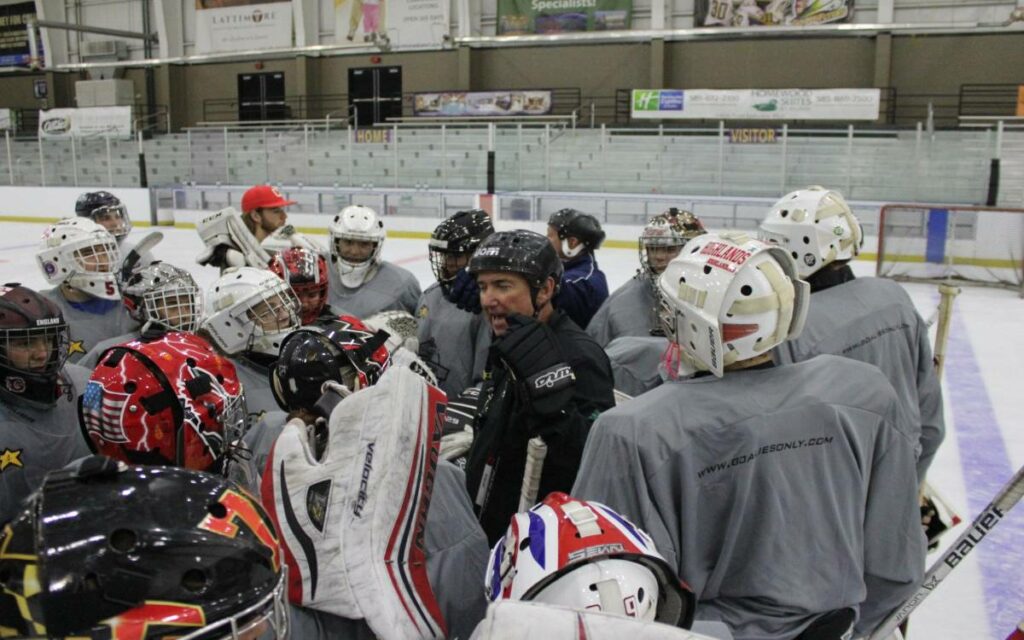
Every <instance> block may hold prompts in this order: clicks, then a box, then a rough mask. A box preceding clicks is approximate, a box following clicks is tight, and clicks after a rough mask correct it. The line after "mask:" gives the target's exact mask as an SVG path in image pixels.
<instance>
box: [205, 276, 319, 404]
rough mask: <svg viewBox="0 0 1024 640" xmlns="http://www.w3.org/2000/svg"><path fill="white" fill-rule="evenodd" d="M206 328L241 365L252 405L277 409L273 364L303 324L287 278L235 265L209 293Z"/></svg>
mask: <svg viewBox="0 0 1024 640" xmlns="http://www.w3.org/2000/svg"><path fill="white" fill-rule="evenodd" d="M206 307H207V311H206V316H205V318H204V319H203V322H202V324H201V325H200V332H201V333H202V334H204V335H206V336H208V337H209V338H210V341H211V342H212V343H213V344H214V346H215V347H217V349H218V351H220V352H221V353H223V354H224V355H226V356H228V358H230V359H231V361H232V362H233V363H234V364H235V368H236V370H237V372H238V379H239V380H240V381H241V382H242V386H243V387H245V392H246V397H247V398H248V399H249V400H248V403H249V404H248V406H249V410H250V411H253V412H256V413H259V412H261V411H274V410H275V409H276V408H277V405H276V404H275V403H274V396H273V394H271V393H270V378H269V375H270V365H271V364H272V363H273V362H274V360H276V359H277V356H278V354H279V353H280V351H281V341H282V340H283V339H284V337H285V336H286V335H288V334H289V333H290V332H291V331H293V330H295V329H298V328H299V327H300V326H302V325H301V321H300V319H299V301H298V299H297V298H296V297H295V293H294V292H293V291H292V290H291V288H290V287H289V286H288V285H287V284H285V282H284V281H283V280H281V279H280V278H278V277H277V276H275V275H274V274H273V273H271V272H270V271H268V270H266V269H255V268H253V267H240V268H238V269H229V270H228V271H226V272H225V273H224V274H223V275H222V276H221V277H220V278H219V279H217V280H216V281H215V282H214V283H213V284H212V285H210V288H209V289H207V292H206Z"/></svg>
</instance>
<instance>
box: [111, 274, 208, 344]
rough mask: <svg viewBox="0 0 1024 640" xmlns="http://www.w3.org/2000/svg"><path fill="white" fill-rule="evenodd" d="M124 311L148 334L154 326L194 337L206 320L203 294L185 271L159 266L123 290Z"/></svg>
mask: <svg viewBox="0 0 1024 640" xmlns="http://www.w3.org/2000/svg"><path fill="white" fill-rule="evenodd" d="M122 294H123V298H124V305H125V308H127V309H128V315H130V316H131V317H132V319H133V320H135V321H137V322H139V323H141V324H142V332H143V333H145V332H146V330H148V329H149V328H150V327H152V326H156V327H162V328H164V329H167V330H170V331H186V332H188V333H195V332H196V330H197V329H198V328H199V323H200V321H201V320H202V318H203V294H202V291H201V290H200V289H199V285H197V284H196V281H195V280H194V279H193V278H192V275H191V274H190V273H189V272H187V271H185V270H184V269H179V268H178V267H174V266H172V265H169V264H166V263H162V262H156V263H153V264H152V265H148V266H146V267H144V268H143V269H141V270H140V271H138V272H136V273H135V274H133V275H132V276H131V278H129V280H128V282H127V283H126V284H124V285H123V286H122Z"/></svg>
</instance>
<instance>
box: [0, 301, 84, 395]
mask: <svg viewBox="0 0 1024 640" xmlns="http://www.w3.org/2000/svg"><path fill="white" fill-rule="evenodd" d="M68 341H69V334H68V325H67V323H66V322H65V321H64V316H63V314H61V311H60V309H59V308H58V307H57V305H55V304H54V303H53V302H51V301H50V300H47V299H46V298H44V297H43V296H41V295H39V294H38V293H36V292H35V291H33V290H32V289H29V288H28V287H23V286H21V285H20V284H18V283H10V284H5V285H2V286H0V396H2V397H4V398H5V399H18V400H20V401H25V402H28V403H30V404H34V405H40V406H51V405H53V404H54V403H56V402H57V398H58V396H59V394H60V390H59V389H58V380H59V377H60V370H61V369H62V368H63V367H64V363H65V361H67V358H68V345H69V342H68Z"/></svg>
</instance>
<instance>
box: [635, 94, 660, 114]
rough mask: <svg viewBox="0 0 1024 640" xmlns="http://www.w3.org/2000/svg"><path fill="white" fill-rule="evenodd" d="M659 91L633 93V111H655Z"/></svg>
mask: <svg viewBox="0 0 1024 640" xmlns="http://www.w3.org/2000/svg"><path fill="white" fill-rule="evenodd" d="M659 93H660V92H659V91H634V92H633V111H657V110H658V105H659V103H660V101H659V99H658V94H659Z"/></svg>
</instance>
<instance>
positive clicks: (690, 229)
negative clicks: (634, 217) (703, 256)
mask: <svg viewBox="0 0 1024 640" xmlns="http://www.w3.org/2000/svg"><path fill="white" fill-rule="evenodd" d="M705 233H707V231H705V229H704V224H703V223H702V222H701V221H700V219H699V218H698V217H697V216H695V215H693V214H692V213H690V212H689V211H681V210H679V209H676V208H672V209H669V210H668V211H666V212H664V213H661V214H658V215H656V216H654V217H653V218H651V220H650V222H648V223H647V225H646V226H645V227H644V230H643V231H642V232H641V233H640V241H639V242H638V243H637V251H638V252H639V254H640V268H641V269H643V271H644V273H646V274H647V277H648V278H650V279H651V280H652V283H653V281H655V280H657V278H658V275H659V274H658V273H655V271H654V268H653V267H652V266H651V259H650V249H651V248H653V247H664V248H670V247H679V248H680V249H682V248H683V247H684V246H686V243H687V242H689V241H690V240H692V239H694V238H696V237H697V236H700V235H703V234H705Z"/></svg>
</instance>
